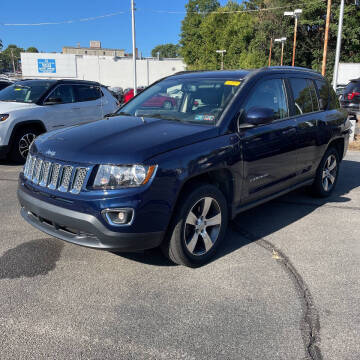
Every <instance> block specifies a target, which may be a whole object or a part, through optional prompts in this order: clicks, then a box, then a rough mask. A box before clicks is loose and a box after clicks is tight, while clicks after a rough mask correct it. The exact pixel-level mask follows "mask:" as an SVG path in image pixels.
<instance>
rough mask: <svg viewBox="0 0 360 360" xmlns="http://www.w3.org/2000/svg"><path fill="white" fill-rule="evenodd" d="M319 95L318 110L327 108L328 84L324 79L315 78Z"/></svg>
mask: <svg viewBox="0 0 360 360" xmlns="http://www.w3.org/2000/svg"><path fill="white" fill-rule="evenodd" d="M315 82H316V86H317V88H318V90H319V95H320V110H327V109H328V106H329V84H328V83H327V81H325V80H315Z"/></svg>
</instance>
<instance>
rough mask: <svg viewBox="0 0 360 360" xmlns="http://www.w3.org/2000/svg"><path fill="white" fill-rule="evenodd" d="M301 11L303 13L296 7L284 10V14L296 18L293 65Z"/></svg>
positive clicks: (293, 64) (293, 63)
mask: <svg viewBox="0 0 360 360" xmlns="http://www.w3.org/2000/svg"><path fill="white" fill-rule="evenodd" d="M301 13H302V9H296V10H294V11H285V12H284V16H291V17H293V18H295V28H294V46H293V57H292V66H295V51H296V37H297V27H298V19H299V17H300V14H301Z"/></svg>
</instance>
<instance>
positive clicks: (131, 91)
mask: <svg viewBox="0 0 360 360" xmlns="http://www.w3.org/2000/svg"><path fill="white" fill-rule="evenodd" d="M143 90H144V88H143V87H139V88H137V92H138V93H140V92H142V91H143ZM133 97H134V89H128V90H125V91H124V104H126V103H127V102H128V101H130V100H131V99H132V98H133Z"/></svg>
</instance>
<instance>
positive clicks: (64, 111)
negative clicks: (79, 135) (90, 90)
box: [43, 84, 78, 130]
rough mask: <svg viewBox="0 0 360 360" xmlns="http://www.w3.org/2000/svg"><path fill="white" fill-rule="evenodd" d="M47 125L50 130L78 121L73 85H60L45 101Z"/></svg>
mask: <svg viewBox="0 0 360 360" xmlns="http://www.w3.org/2000/svg"><path fill="white" fill-rule="evenodd" d="M43 109H44V111H45V116H44V119H45V123H46V124H45V126H46V128H47V129H48V130H54V129H58V128H62V127H67V126H72V125H75V124H76V123H77V118H78V117H77V115H78V113H77V109H76V106H75V93H74V88H73V86H72V85H68V84H62V85H58V86H57V87H56V88H55V89H54V90H53V91H52V92H51V93H50V94H49V96H48V97H47V99H45V101H44V103H43Z"/></svg>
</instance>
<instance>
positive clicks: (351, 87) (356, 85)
mask: <svg viewBox="0 0 360 360" xmlns="http://www.w3.org/2000/svg"><path fill="white" fill-rule="evenodd" d="M355 91H356V92H359V91H360V82H359V81H351V82H350V83H349V84H347V86H346V88H345V91H344V94H349V93H352V92H355Z"/></svg>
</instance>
